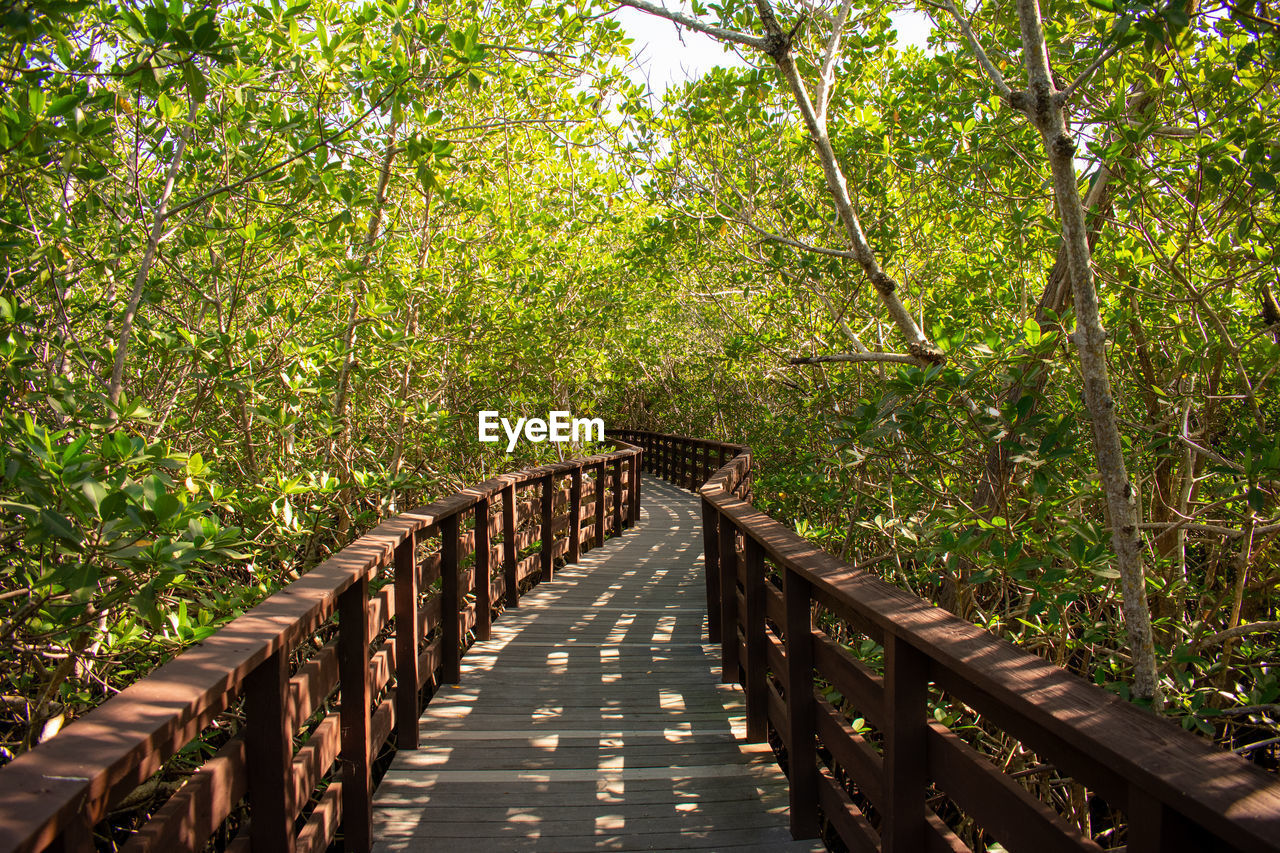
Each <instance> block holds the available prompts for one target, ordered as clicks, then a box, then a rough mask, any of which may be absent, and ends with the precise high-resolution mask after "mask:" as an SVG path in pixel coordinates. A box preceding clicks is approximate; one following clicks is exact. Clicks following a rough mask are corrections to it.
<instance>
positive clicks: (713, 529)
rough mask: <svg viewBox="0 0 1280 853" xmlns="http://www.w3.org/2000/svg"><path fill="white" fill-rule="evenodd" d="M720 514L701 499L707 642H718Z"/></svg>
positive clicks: (709, 502) (705, 500)
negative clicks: (705, 577) (705, 579)
mask: <svg viewBox="0 0 1280 853" xmlns="http://www.w3.org/2000/svg"><path fill="white" fill-rule="evenodd" d="M719 525H720V512H719V510H717V509H716V508H715V507H714V506H713V505H712V503H711V501H709V500H707V499H706V498H703V499H702V569H703V571H704V572H705V573H706V576H707V642H708V643H718V642H720V528H719Z"/></svg>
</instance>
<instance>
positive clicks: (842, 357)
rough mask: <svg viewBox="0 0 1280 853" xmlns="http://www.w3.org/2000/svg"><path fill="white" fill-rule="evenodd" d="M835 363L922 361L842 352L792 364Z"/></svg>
mask: <svg viewBox="0 0 1280 853" xmlns="http://www.w3.org/2000/svg"><path fill="white" fill-rule="evenodd" d="M833 361H854V362H866V361H872V362H887V363H889V364H919V363H920V359H918V358H916V357H915V356H914V355H906V354H904V353H897V352H842V353H837V354H835V355H813V356H808V357H804V358H800V357H797V358H793V359H791V362H790V363H791V364H827V363H828V362H833Z"/></svg>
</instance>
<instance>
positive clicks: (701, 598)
mask: <svg viewBox="0 0 1280 853" xmlns="http://www.w3.org/2000/svg"><path fill="white" fill-rule="evenodd" d="M644 488H645V500H644V504H645V507H644V512H643V513H642V516H641V521H640V524H639V525H638V526H637V527H636V529H634V530H633V531H629V532H628V533H626V534H625V535H624V536H622V537H620V538H617V539H614V540H611V541H610V542H609V543H607V544H606V545H605V546H604V547H602V548H599V549H596V550H593V551H590V552H588V553H587V554H586V555H584V557H583V559H582V561H581V562H580V563H578V564H577V565H575V566H570V567H566V568H565V569H564V570H562V571H561V572H559V573H557V575H556V578H555V580H554V581H553V582H551V583H549V584H544V585H542V586H540V587H538V588H537V589H535V590H534V591H533V592H532V593H531V594H530V595H528V596H526V597H525V598H524V599H522V600H521V604H520V608H519V609H518V610H513V611H508V612H507V613H506V614H505V615H504V616H503V618H502V619H501V620H499V621H498V622H497V623H495V625H494V628H493V639H492V640H490V641H488V642H484V643H477V644H476V645H475V646H473V647H472V649H471V651H470V652H468V654H467V656H466V658H465V660H464V666H463V675H462V680H461V684H459V685H458V686H456V687H445V688H444V689H443V690H441V691H440V692H439V693H438V694H437V695H436V697H435V698H434V699H433V700H432V702H431V704H430V705H429V706H428V708H427V710H426V712H425V713H424V714H423V717H422V722H421V732H422V748H421V749H420V750H418V751H417V752H402V753H400V754H399V755H397V756H396V760H395V764H394V765H393V766H392V768H391V770H390V771H389V772H388V774H387V775H386V777H385V778H384V779H383V781H382V784H381V786H380V787H379V789H378V792H377V795H376V800H375V803H376V815H375V817H376V820H377V828H378V838H379V847H378V849H379V850H380V851H414V850H426V849H428V848H430V849H455V848H466V849H469V850H473V851H482V850H549V851H564V853H569V851H577V850H654V849H708V850H710V849H715V850H726V849H740V850H752V849H758V850H779V849H788V848H789V847H790V840H791V839H790V835H789V833H788V831H787V829H786V826H787V812H786V788H785V780H784V779H783V777H782V775H781V772H780V771H779V770H778V768H777V766H776V765H775V764H774V763H773V757H772V754H771V753H770V752H769V751H768V749H767V748H762V747H745V746H741V745H740V743H739V741H738V738H739V737H740V736H741V734H742V723H743V721H742V701H741V693H740V692H739V691H738V690H737V688H734V687H729V686H722V685H719V684H718V683H717V681H718V679H717V675H716V656H715V650H714V648H713V647H710V646H707V645H705V643H706V636H705V624H704V623H705V610H706V599H705V583H704V580H703V575H702V554H701V538H700V536H701V529H700V526H699V504H698V500H697V498H696V497H695V496H693V495H690V494H689V493H687V492H682V491H680V490H678V489H676V488H674V487H672V486H670V485H668V484H666V483H663V482H660V481H652V480H646V482H645V485H644ZM812 846H813V845H812V843H811V842H808V843H805V844H804V845H797V846H796V847H795V849H812Z"/></svg>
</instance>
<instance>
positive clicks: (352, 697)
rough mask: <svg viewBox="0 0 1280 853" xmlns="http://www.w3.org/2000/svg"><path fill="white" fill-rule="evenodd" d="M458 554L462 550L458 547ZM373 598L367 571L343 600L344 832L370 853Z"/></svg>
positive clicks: (352, 845)
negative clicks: (370, 673) (370, 599)
mask: <svg viewBox="0 0 1280 853" xmlns="http://www.w3.org/2000/svg"><path fill="white" fill-rule="evenodd" d="M454 539H455V541H456V539H457V537H456V536H455V537H454ZM454 550H455V552H456V551H457V546H456V545H455V546H454ZM442 570H443V569H442ZM368 600H369V577H368V575H366V574H364V573H363V572H362V573H361V574H360V577H359V578H358V579H356V581H355V583H353V584H351V586H349V587H348V588H347V589H346V591H345V592H343V593H342V594H341V595H339V596H338V674H339V677H340V679H341V685H342V699H341V706H340V708H339V712H338V713H339V724H340V727H341V730H342V746H341V754H340V758H341V762H342V834H343V838H344V839H345V841H344V848H345V849H347V850H352V851H359V853H369V851H370V850H371V849H372V848H373V770H372V766H371V762H370V760H369V750H370V744H369V738H370V726H369V706H370V704H371V703H372V701H373V690H372V685H370V683H369V607H368Z"/></svg>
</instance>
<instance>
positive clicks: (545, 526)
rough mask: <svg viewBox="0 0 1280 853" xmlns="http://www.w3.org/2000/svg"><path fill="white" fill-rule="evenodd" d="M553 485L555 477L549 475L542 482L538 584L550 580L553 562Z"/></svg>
mask: <svg viewBox="0 0 1280 853" xmlns="http://www.w3.org/2000/svg"><path fill="white" fill-rule="evenodd" d="M554 484H555V477H553V476H552V475H550V474H548V475H547V476H546V477H545V478H543V480H542V520H541V523H540V524H539V527H538V537H539V538H540V539H541V541H542V549H541V551H542V577H541V578H539V579H538V581H539V583H543V582H546V581H549V580H551V579H552V577H551V573H552V571H553V569H552V565H553V563H554V562H555V558H554V556H553V554H552V551H551V549H552V547H554V546H555V542H556V534H555V530H554V529H553V528H554V520H555V495H554V494H553V493H552V491H551V489H552V487H553V486H554Z"/></svg>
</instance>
